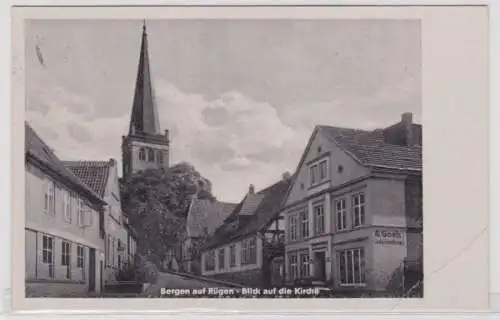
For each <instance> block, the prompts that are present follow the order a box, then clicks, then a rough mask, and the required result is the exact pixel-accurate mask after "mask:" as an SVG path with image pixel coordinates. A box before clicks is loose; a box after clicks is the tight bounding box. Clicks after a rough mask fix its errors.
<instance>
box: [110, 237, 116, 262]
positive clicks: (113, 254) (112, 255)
mask: <svg viewBox="0 0 500 320" xmlns="http://www.w3.org/2000/svg"><path fill="white" fill-rule="evenodd" d="M115 251H116V250H115V238H113V237H111V265H112V266H113V267H115V261H116V260H115Z"/></svg>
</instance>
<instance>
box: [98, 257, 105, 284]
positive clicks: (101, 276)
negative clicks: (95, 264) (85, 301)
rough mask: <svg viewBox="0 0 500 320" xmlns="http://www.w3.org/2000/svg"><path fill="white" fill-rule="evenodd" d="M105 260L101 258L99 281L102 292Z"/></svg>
mask: <svg viewBox="0 0 500 320" xmlns="http://www.w3.org/2000/svg"><path fill="white" fill-rule="evenodd" d="M103 272H104V262H103V261H102V260H99V279H100V281H99V283H100V289H101V290H100V292H103V291H104V273H103Z"/></svg>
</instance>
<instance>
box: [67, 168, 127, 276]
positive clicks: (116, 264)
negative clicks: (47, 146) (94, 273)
mask: <svg viewBox="0 0 500 320" xmlns="http://www.w3.org/2000/svg"><path fill="white" fill-rule="evenodd" d="M64 165H65V166H66V167H67V168H68V169H70V170H71V171H72V172H73V173H74V174H75V175H76V176H77V177H78V178H79V179H80V181H82V182H83V183H84V184H85V185H87V186H88V187H89V188H90V189H92V190H93V191H94V192H95V193H96V194H97V195H99V196H100V197H101V198H102V199H104V201H106V203H107V205H106V206H105V208H104V222H105V232H106V239H105V272H104V282H105V283H107V282H113V281H115V280H116V279H117V275H118V272H119V270H120V269H121V268H122V267H123V265H124V263H125V261H127V259H129V257H128V254H130V253H129V252H127V250H128V249H129V248H128V246H129V245H128V243H129V238H128V237H129V234H128V232H129V228H127V227H126V225H125V222H126V221H125V217H124V215H123V212H122V205H121V200H120V186H119V181H118V166H117V162H116V160H115V159H110V160H109V161H65V162H64ZM134 247H135V244H134V243H133V244H132V248H131V249H135V248H134Z"/></svg>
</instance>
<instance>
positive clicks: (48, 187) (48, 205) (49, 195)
mask: <svg viewBox="0 0 500 320" xmlns="http://www.w3.org/2000/svg"><path fill="white" fill-rule="evenodd" d="M54 198H55V192H54V182H52V181H50V180H48V179H47V180H45V202H44V211H45V212H46V213H48V214H50V215H55V213H56V212H55V203H54Z"/></svg>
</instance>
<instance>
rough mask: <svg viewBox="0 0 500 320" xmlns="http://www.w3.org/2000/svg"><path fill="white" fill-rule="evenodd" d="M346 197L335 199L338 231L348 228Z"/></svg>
mask: <svg viewBox="0 0 500 320" xmlns="http://www.w3.org/2000/svg"><path fill="white" fill-rule="evenodd" d="M345 205H346V202H345V199H344V198H342V199H339V200H335V223H336V226H337V231H340V230H344V229H345V228H347V223H346V206H345Z"/></svg>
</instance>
